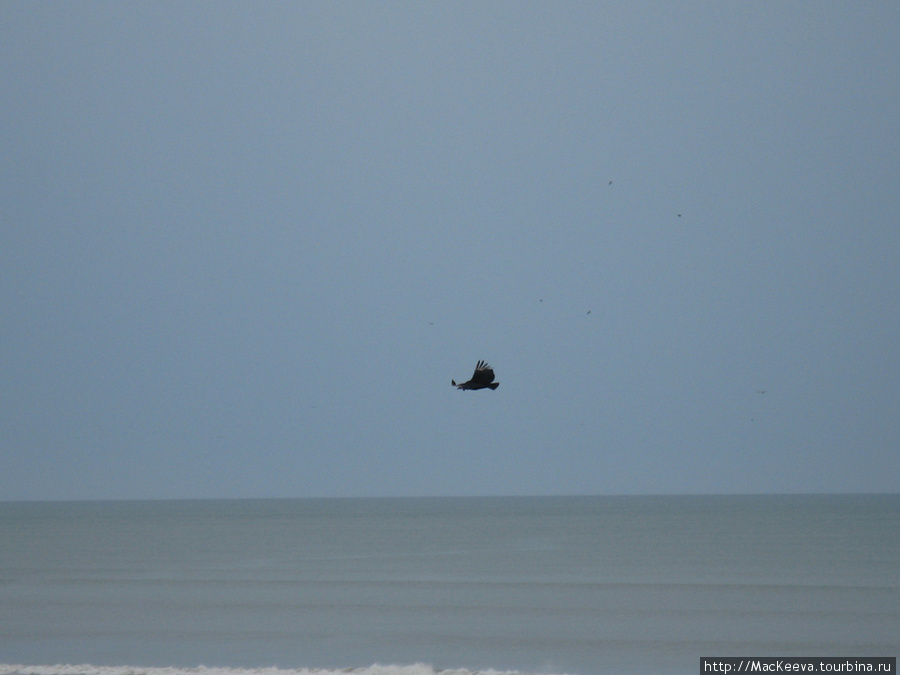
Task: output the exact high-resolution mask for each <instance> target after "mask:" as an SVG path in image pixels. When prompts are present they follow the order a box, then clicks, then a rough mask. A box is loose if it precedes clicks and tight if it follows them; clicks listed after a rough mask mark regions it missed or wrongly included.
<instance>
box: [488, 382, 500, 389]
mask: <svg viewBox="0 0 900 675" xmlns="http://www.w3.org/2000/svg"><path fill="white" fill-rule="evenodd" d="M488 386H489V387H490V388H491V389H496V388H497V387H499V386H500V383H499V382H491V383H490V384H489V385H488Z"/></svg>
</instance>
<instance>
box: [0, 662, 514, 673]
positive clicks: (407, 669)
mask: <svg viewBox="0 0 900 675" xmlns="http://www.w3.org/2000/svg"><path fill="white" fill-rule="evenodd" d="M0 675H526V674H525V673H520V672H518V671H508V670H507V671H505V670H465V669H452V668H451V669H435V668H434V667H432V666H430V665H427V664H424V663H416V664H413V665H409V666H383V665H380V664H374V665H371V666H366V667H364V668H343V669H327V668H298V669H289V668H274V667H272V668H213V667H207V666H198V667H196V668H141V667H138V666H92V665H70V664H65V665H62V664H57V665H55V666H22V665H12V664H3V663H0Z"/></svg>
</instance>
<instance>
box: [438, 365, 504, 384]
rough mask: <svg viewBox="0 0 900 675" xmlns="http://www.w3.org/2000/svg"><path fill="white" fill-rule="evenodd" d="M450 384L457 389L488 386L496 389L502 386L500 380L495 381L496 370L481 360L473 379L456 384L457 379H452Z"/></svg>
mask: <svg viewBox="0 0 900 675" xmlns="http://www.w3.org/2000/svg"><path fill="white" fill-rule="evenodd" d="M450 384H452V385H453V386H454V387H456V388H457V389H485V388H487V387H490V388H491V389H496V388H497V387H499V386H500V383H499V382H494V370H493V369H492V368H491V367H490V366H489V365H488V364H487V363H485V362H484V361H479V362H478V364H477V365H476V366H475V372H474V373H473V374H472V379H471V380H469V381H468V382H463V383H462V384H456V380H450Z"/></svg>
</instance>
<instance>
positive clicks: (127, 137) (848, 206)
mask: <svg viewBox="0 0 900 675" xmlns="http://www.w3.org/2000/svg"><path fill="white" fill-rule="evenodd" d="M0 56H2V61H3V64H4V66H3V68H2V69H0V96H2V99H3V105H2V109H0V148H2V151H0V172H2V174H0V220H2V226H0V318H2V330H0V500H68V499H175V498H184V499H188V498H267V497H383V496H469V495H582V494H586V495H618V494H742V493H823V492H824V493H833V492H837V493H846V492H851V493H856V492H863V493H869V492H898V491H900V349H898V345H900V4H898V3H895V2H870V3H852V2H826V1H823V2H817V3H814V4H810V3H802V2H781V3H724V4H723V3H719V2H684V3H678V2H628V3H619V2H615V3H595V2H571V3H563V2H558V3H545V2H515V3H509V2H495V3H482V2H465V1H464V2H454V3H430V2H425V3H418V2H415V3H414V2H380V3H356V2H328V3H322V2H270V3H251V2H214V3H179V2H129V3H119V2H88V3H55V2H18V1H14V0H9V1H7V2H3V3H0ZM479 359H485V360H487V361H488V362H489V363H490V364H491V365H492V366H493V367H494V370H495V372H496V376H497V380H498V381H499V382H500V386H499V388H498V389H497V390H496V391H490V390H483V391H475V392H470V391H458V390H456V389H454V388H453V387H452V386H451V385H450V380H451V379H455V380H457V381H460V380H466V379H468V378H469V377H470V376H471V374H472V371H473V370H474V367H475V363H476V362H477V361H478V360H479Z"/></svg>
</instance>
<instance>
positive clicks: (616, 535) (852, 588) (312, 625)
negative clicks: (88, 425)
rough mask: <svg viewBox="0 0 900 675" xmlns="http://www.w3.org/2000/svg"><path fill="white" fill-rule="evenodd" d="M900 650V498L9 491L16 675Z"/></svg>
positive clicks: (7, 642)
mask: <svg viewBox="0 0 900 675" xmlns="http://www.w3.org/2000/svg"><path fill="white" fill-rule="evenodd" d="M898 651H900V495H882V496H703V497H573V498H459V499H457V498H446V499H371V500H370V499H310V500H260V501H255V500H240V501H183V502H178V501H158V502H53V503H41V502H36V503H12V502H6V503H0V664H5V665H0V675H9V674H10V673H21V674H25V673H34V674H35V675H40V674H43V675H54V674H60V675H61V674H63V673H66V674H69V675H73V674H77V673H90V672H103V673H108V674H109V675H125V674H127V673H133V674H135V675H137V674H139V673H142V672H144V673H150V672H154V671H153V670H152V667H173V669H171V670H168V671H164V672H166V673H180V672H184V670H185V669H188V668H193V667H196V666H198V665H201V664H202V665H205V666H208V667H210V668H211V669H212V671H211V672H217V673H220V672H224V673H234V672H236V671H234V669H249V670H250V671H252V672H262V671H263V669H265V668H269V667H273V666H275V667H278V668H281V669H313V668H322V669H333V670H339V669H346V668H359V669H362V670H361V671H360V672H372V673H382V674H386V675H390V674H391V673H398V674H399V673H407V674H408V675H421V674H423V673H435V672H437V671H439V670H442V669H445V670H459V671H463V672H472V671H485V670H489V669H496V670H502V671H507V670H510V671H519V672H523V673H574V674H577V675H595V674H596V675H606V674H610V673H626V674H632V675H634V674H643V673H649V674H663V673H675V674H679V673H698V672H699V660H700V657H701V656H896V655H897V654H898ZM15 664H20V665H15ZM21 664H25V665H21ZM54 664H92V665H91V666H86V665H78V666H77V667H69V668H68V669H67V668H63V667H60V666H55V667H51V666H53V665H54ZM373 664H382V665H383V666H385V667H383V668H375V667H373ZM416 664H419V665H416ZM422 664H425V665H422ZM38 666H45V667H44V668H43V670H42V669H41V668H39V667H38ZM101 666H102V667H109V668H105V669H104V668H100V667H101ZM92 668H93V670H92ZM142 669H143V670H142ZM148 669H149V670H148ZM193 672H197V671H193ZM200 672H203V671H200ZM265 672H275V671H265Z"/></svg>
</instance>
